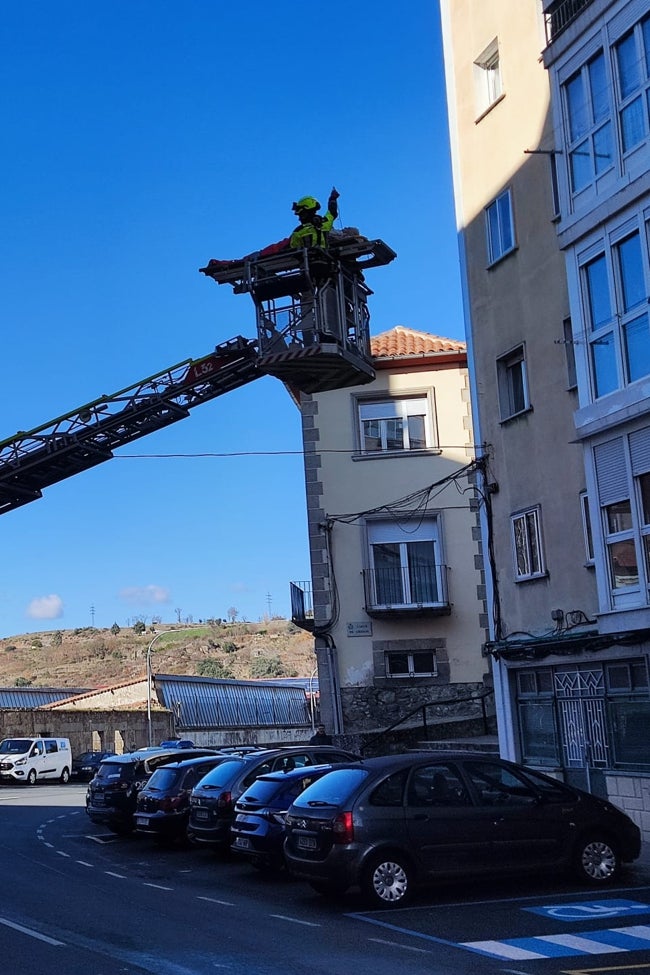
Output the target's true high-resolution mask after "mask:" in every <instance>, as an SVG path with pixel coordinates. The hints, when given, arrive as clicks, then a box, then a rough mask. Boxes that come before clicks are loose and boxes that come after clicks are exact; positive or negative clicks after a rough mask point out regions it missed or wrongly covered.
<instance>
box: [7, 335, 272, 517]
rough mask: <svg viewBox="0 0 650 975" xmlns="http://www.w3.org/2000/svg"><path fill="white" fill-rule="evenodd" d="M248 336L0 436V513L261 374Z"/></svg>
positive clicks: (34, 497) (19, 505) (94, 464)
mask: <svg viewBox="0 0 650 975" xmlns="http://www.w3.org/2000/svg"><path fill="white" fill-rule="evenodd" d="M257 358H258V354H257V347H256V343H255V342H254V341H251V340H250V339H245V338H242V337H241V336H237V337H236V338H233V339H230V340H229V341H227V342H223V343H221V344H220V345H217V347H216V348H215V350H214V352H211V353H210V354H209V355H206V356H203V357H202V358H200V359H186V360H184V361H183V362H179V363H178V364H177V365H175V366H171V367H170V368H169V369H165V370H164V371H162V372H159V373H157V374H156V375H154V376H149V377H148V378H147V379H143V380H141V381H140V382H139V383H136V384H135V385H134V386H131V387H129V388H127V389H122V390H120V391H119V392H117V393H112V394H111V395H110V396H101V397H100V398H99V399H96V400H93V402H91V403H87V404H86V405H85V406H81V407H79V408H78V409H75V410H72V411H71V412H70V413H66V414H65V415H63V416H60V417H57V419H55V420H52V421H50V422H49V423H46V424H43V425H42V426H40V427H36V428H35V429H34V430H29V431H26V432H25V431H19V432H18V433H16V434H15V435H14V436H13V437H10V438H9V439H7V440H4V441H1V442H0V514H4V513H5V512H7V511H11V510H13V509H14V508H19V507H21V506H22V505H24V504H28V503H29V502H30V501H36V500H37V499H38V498H40V497H42V492H43V488H46V487H49V486H50V485H51V484H56V483H57V482H58V481H62V480H65V479H66V478H68V477H72V476H73V475H74V474H78V473H80V472H81V471H85V470H89V469H90V468H91V467H95V466H96V465H97V464H101V463H103V462H104V461H105V460H110V459H111V458H112V457H113V451H114V450H115V449H116V448H118V447H123V446H125V444H129V443H132V441H134V440H138V439H139V438H140V437H144V436H146V435H147V434H149V433H153V432H154V431H155V430H161V429H163V428H164V427H166V426H169V425H170V424H171V423H176V421H177V420H182V419H184V418H185V417H187V416H189V411H190V410H191V409H192V408H193V407H195V406H198V405H199V404H200V403H207V402H208V401H209V400H212V399H215V398H216V397H217V396H221V395H223V393H227V392H229V391H230V390H231V389H237V388H238V387H240V386H244V385H246V383H250V382H252V381H253V380H254V379H257V378H258V376H260V375H262V373H261V372H260V370H259V368H258V365H257Z"/></svg>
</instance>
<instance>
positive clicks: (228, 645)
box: [223, 640, 237, 653]
mask: <svg viewBox="0 0 650 975" xmlns="http://www.w3.org/2000/svg"><path fill="white" fill-rule="evenodd" d="M223 651H224V653H236V652H237V646H236V644H234V643H232V642H231V641H230V640H226V642H225V643H224V645H223Z"/></svg>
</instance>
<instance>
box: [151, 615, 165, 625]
mask: <svg viewBox="0 0 650 975" xmlns="http://www.w3.org/2000/svg"><path fill="white" fill-rule="evenodd" d="M151 623H152V625H153V626H158V625H159V624H160V623H162V616H152V617H151Z"/></svg>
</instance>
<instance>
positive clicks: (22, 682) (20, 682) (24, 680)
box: [14, 677, 32, 687]
mask: <svg viewBox="0 0 650 975" xmlns="http://www.w3.org/2000/svg"><path fill="white" fill-rule="evenodd" d="M31 686H32V682H31V680H30V679H29V677H16V679H15V681H14V687H31Z"/></svg>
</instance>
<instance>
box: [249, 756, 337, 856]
mask: <svg viewBox="0 0 650 975" xmlns="http://www.w3.org/2000/svg"><path fill="white" fill-rule="evenodd" d="M332 768H334V766H333V765H309V766H306V767H303V768H295V769H292V770H291V771H289V772H269V773H268V775H261V776H260V777H259V779H256V780H255V782H254V783H253V784H252V785H251V786H249V787H248V789H246V791H245V792H244V793H243V794H242V795H241V796H240V798H239V800H238V801H237V803H236V805H235V821H234V823H233V825H232V827H231V834H232V844H231V847H230V848H231V850H232V851H233V852H234V853H238V854H241V855H242V856H243V857H246V858H247V859H248V860H250V862H251V863H252V864H253V866H254V867H257V868H258V869H259V870H271V871H280V870H282V869H283V868H284V854H283V852H282V847H283V844H284V817H285V814H286V812H287V810H288V809H289V806H290V805H291V804H292V802H293V801H294V799H296V798H297V797H298V796H299V795H300V793H301V792H303V791H304V790H305V789H306V788H307V786H309V785H312V784H313V783H314V782H316V780H317V779H320V778H321V776H323V775H325V773H326V772H330V771H331V770H332Z"/></svg>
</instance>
